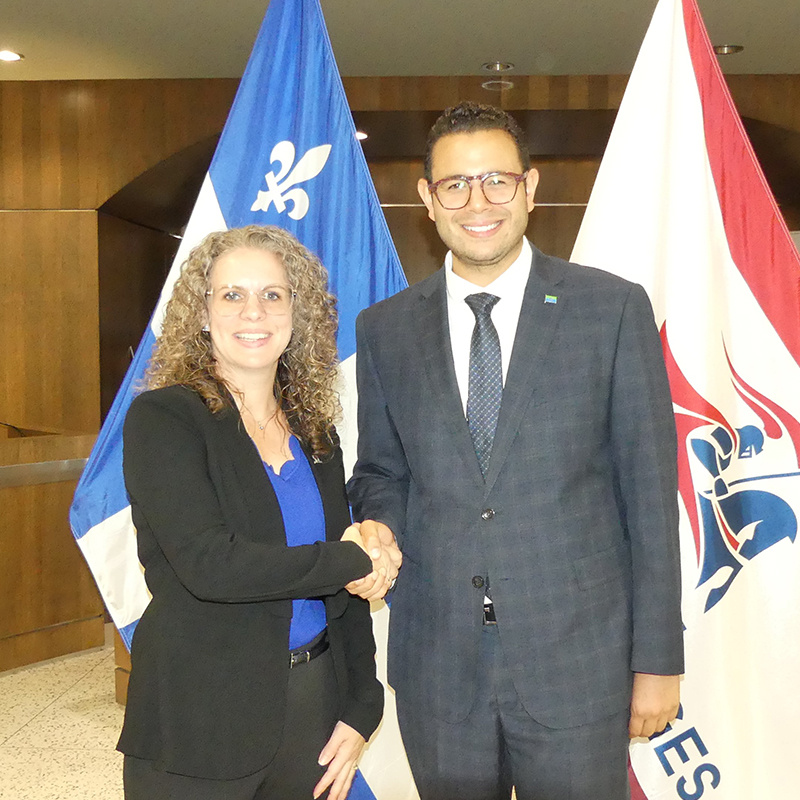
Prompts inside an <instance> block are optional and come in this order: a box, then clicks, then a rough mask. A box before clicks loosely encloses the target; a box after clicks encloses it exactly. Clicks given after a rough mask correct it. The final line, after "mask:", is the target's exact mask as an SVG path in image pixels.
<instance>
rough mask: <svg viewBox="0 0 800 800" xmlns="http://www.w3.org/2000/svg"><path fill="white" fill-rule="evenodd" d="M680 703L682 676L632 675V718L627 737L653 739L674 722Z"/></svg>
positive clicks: (637, 673)
mask: <svg viewBox="0 0 800 800" xmlns="http://www.w3.org/2000/svg"><path fill="white" fill-rule="evenodd" d="M680 700H681V676H680V675H649V674H648V673H646V672H634V673H633V694H632V696H631V719H630V723H629V725H628V734H629V735H630V737H631V739H635V738H636V737H637V736H652V735H653V734H654V733H660V732H661V731H663V730H664V728H666V727H667V725H668V724H669V723H670V722H672V720H674V719H675V716H676V715H677V713H678V706H679V705H680Z"/></svg>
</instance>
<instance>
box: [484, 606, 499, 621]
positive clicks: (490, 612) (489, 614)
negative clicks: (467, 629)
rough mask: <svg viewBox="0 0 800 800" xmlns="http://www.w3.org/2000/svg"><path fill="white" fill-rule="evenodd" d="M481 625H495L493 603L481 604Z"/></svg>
mask: <svg viewBox="0 0 800 800" xmlns="http://www.w3.org/2000/svg"><path fill="white" fill-rule="evenodd" d="M483 624H484V625H497V617H496V616H495V613H494V603H484V604H483Z"/></svg>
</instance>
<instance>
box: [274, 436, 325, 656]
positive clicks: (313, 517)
mask: <svg viewBox="0 0 800 800" xmlns="http://www.w3.org/2000/svg"><path fill="white" fill-rule="evenodd" d="M289 450H290V452H291V454H292V456H293V457H294V460H293V461H287V462H286V463H285V464H284V465H283V466H282V467H281V471H280V473H276V472H275V470H274V469H272V467H271V466H270V465H269V464H267V463H266V462H264V467H265V469H266V471H267V475H268V476H269V479H270V482H271V483H272V488H273V489H274V490H275V494H276V496H277V498H278V505H279V506H280V509H281V515H282V516H283V526H284V528H285V529H286V544H288V545H289V547H297V546H298V545H303V544H313V543H314V542H321V541H323V540H324V539H325V512H324V511H323V509H322V500H321V498H320V496H319V489H317V482H316V480H315V479H314V474H313V473H312V472H311V465H310V464H309V463H308V459H307V458H306V455H305V453H304V452H303V450H302V448H301V447H300V442H298V441H297V439H296V437H294V436H290V437H289ZM325 625H326V618H325V603H324V602H323V601H322V600H316V599H313V598H308V599H305V600H292V624H291V627H290V629H289V648H290V649H292V650H295V649H296V648H298V647H301V646H302V645H304V644H307V643H308V642H310V641H311V640H312V639H313V638H314V637H315V636H317V635H318V634H320V633H322V631H323V630H324V628H325Z"/></svg>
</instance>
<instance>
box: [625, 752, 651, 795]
mask: <svg viewBox="0 0 800 800" xmlns="http://www.w3.org/2000/svg"><path fill="white" fill-rule="evenodd" d="M628 782H629V783H630V785H631V800H647V795H646V794H645V793H644V789H642V787H641V784H640V783H639V779H638V778H637V777H636V773H635V772H634V771H633V766H632V764H631V757H630V756H628Z"/></svg>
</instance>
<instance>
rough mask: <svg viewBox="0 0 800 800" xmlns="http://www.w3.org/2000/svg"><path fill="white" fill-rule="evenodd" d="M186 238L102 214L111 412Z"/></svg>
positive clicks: (104, 386) (104, 373) (105, 390)
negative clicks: (181, 240)
mask: <svg viewBox="0 0 800 800" xmlns="http://www.w3.org/2000/svg"><path fill="white" fill-rule="evenodd" d="M179 244H180V241H179V240H178V239H176V238H174V237H172V236H169V235H168V234H166V233H162V232H161V231H155V230H152V229H150V228H145V227H143V226H141V225H135V224H133V223H131V222H126V221H125V220H121V219H117V218H116V217H111V216H109V215H107V214H100V215H99V219H98V273H99V297H100V409H101V413H102V415H103V416H105V415H106V413H107V412H108V410H109V408H111V403H112V402H113V401H114V397H115V396H116V393H117V389H118V388H119V386H120V384H121V383H122V379H123V378H124V377H125V373H126V372H127V370H128V366H129V365H130V362H131V357H132V356H131V354H132V353H133V352H135V351H136V348H137V347H138V345H139V341H140V339H141V338H142V334H143V333H144V330H145V327H146V326H147V324H148V322H149V320H150V316H151V315H152V313H153V309H154V308H155V306H156V301H157V300H158V296H159V294H160V293H161V288H162V286H163V285H164V280H165V279H166V277H167V273H168V272H169V268H170V266H171V265H172V260H173V258H174V257H175V253H176V252H177V250H178V245H179Z"/></svg>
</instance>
